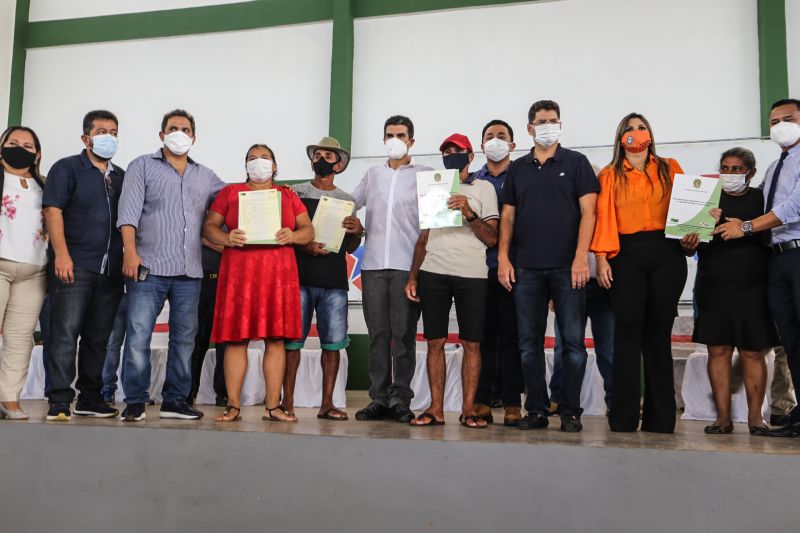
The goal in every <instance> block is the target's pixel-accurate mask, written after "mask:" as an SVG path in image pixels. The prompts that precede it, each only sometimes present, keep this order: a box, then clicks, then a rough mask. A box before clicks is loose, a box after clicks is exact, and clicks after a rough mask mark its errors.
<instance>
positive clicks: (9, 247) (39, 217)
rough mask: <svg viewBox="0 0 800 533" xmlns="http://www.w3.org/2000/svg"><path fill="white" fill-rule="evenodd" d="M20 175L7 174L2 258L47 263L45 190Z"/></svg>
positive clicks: (0, 209) (1, 204)
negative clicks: (25, 182) (23, 180)
mask: <svg viewBox="0 0 800 533" xmlns="http://www.w3.org/2000/svg"><path fill="white" fill-rule="evenodd" d="M20 179H25V178H21V177H20V176H15V175H14V174H9V173H8V172H6V173H5V181H4V183H3V194H2V198H0V258H2V259H6V260H8V261H16V262H18V263H28V264H33V265H46V264H47V239H46V238H45V234H44V214H43V213H42V188H41V187H39V184H38V183H36V182H35V181H34V180H32V179H29V180H27V184H28V188H27V189H26V188H25V187H23V186H22V185H21V184H20Z"/></svg>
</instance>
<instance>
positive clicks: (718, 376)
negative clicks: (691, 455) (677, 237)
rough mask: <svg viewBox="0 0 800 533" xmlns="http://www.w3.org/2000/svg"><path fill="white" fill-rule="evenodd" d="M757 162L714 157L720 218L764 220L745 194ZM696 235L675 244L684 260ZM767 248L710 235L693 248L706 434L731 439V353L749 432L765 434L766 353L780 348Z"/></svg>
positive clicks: (758, 199)
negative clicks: (711, 415) (710, 415)
mask: <svg viewBox="0 0 800 533" xmlns="http://www.w3.org/2000/svg"><path fill="white" fill-rule="evenodd" d="M755 166H756V160H755V156H754V155H753V152H751V151H750V150H747V149H746V148H732V149H730V150H728V151H727V152H725V153H724V154H722V157H721V158H720V165H719V171H720V179H721V180H722V195H721V197H720V202H719V207H720V210H721V211H722V216H723V217H735V218H740V219H741V220H752V219H754V218H757V217H759V216H761V215H763V214H764V195H763V193H762V191H761V190H760V189H754V188H750V186H749V183H750V179H751V178H752V177H753V176H754V175H755V171H756V168H755ZM698 244H699V241H698V238H697V235H696V234H691V235H687V236H686V237H684V238H683V239H682V240H681V246H682V247H683V249H684V251H685V252H686V254H687V255H693V254H694V252H695V250H697V249H698ZM769 253H770V252H769V248H767V247H766V246H765V245H764V244H763V241H762V235H761V234H759V233H753V234H750V235H748V236H745V237H744V238H742V239H735V240H729V241H725V240H723V239H722V238H721V237H720V236H719V235H715V236H714V238H713V240H712V241H711V242H709V243H703V244H699V262H698V265H697V278H696V281H695V301H696V303H697V316H696V318H695V322H694V335H693V336H692V340H693V341H694V342H698V343H702V344H706V345H707V346H708V377H709V380H710V381H711V390H712V392H713V394H714V403H715V404H716V406H717V419H716V420H715V421H714V423H713V424H711V425H709V426H706V428H705V432H706V433H709V434H721V433H731V432H732V431H733V423H732V420H731V359H732V357H733V350H734V348H736V349H738V351H739V357H740V358H741V360H742V370H743V374H744V387H745V392H746V394H747V407H748V425H749V426H750V433H755V434H763V433H764V432H766V431H767V430H768V429H769V428H768V427H767V425H766V423H765V422H764V419H763V418H762V415H761V406H762V405H763V403H764V394H765V391H766V386H767V364H766V358H765V355H766V353H767V351H768V350H769V349H770V348H771V347H773V346H777V345H779V344H780V342H779V340H778V333H777V331H776V329H775V324H774V322H773V320H772V318H771V317H770V314H769V311H768V309H767V286H766V284H767V261H768V259H769Z"/></svg>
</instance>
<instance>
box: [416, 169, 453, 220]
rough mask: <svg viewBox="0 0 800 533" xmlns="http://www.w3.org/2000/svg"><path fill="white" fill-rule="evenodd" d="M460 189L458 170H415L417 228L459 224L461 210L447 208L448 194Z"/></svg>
mask: <svg viewBox="0 0 800 533" xmlns="http://www.w3.org/2000/svg"><path fill="white" fill-rule="evenodd" d="M460 191H461V180H460V179H459V177H458V170H431V171H427V172H417V203H418V205H419V228H420V229H434V228H456V227H460V226H461V211H458V210H453V209H448V208H447V201H448V200H449V199H450V195H452V194H456V193H458V192H460Z"/></svg>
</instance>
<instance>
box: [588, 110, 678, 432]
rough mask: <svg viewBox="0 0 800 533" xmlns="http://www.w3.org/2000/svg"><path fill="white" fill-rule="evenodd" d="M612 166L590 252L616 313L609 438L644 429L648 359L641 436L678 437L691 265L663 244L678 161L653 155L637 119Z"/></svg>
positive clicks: (628, 125) (604, 173) (626, 126)
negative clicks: (677, 381)
mask: <svg viewBox="0 0 800 533" xmlns="http://www.w3.org/2000/svg"><path fill="white" fill-rule="evenodd" d="M615 141H616V142H615V145H614V160H613V161H612V162H611V163H610V164H609V165H608V166H607V167H605V168H604V169H603V170H601V171H600V175H599V176H598V178H599V180H600V196H599V197H598V198H597V225H596V227H595V232H594V238H593V239H592V245H591V250H592V251H593V252H594V253H595V255H596V256H597V280H598V283H599V284H600V285H601V286H602V287H604V288H606V289H611V301H612V305H613V307H614V314H615V326H614V328H615V330H614V365H613V372H612V375H613V384H614V390H613V394H612V397H611V413H610V414H609V425H610V426H611V430H612V431H636V429H637V428H638V426H639V398H640V395H641V391H640V378H639V376H640V360H641V359H642V358H643V360H644V382H645V396H644V409H643V411H642V431H652V432H657V433H672V432H673V431H674V430H675V390H674V386H673V377H672V343H671V336H672V323H673V321H674V319H675V316H676V314H677V306H678V299H679V298H680V295H681V292H682V291H683V287H684V285H685V283H686V258H685V257H684V255H683V253H682V252H681V247H680V243H679V242H678V241H677V240H673V239H667V238H666V237H664V226H665V225H666V221H667V209H668V208H669V198H670V194H671V193H672V181H673V177H674V176H675V174H680V173H682V172H683V171H682V170H681V167H680V165H679V164H678V163H677V161H675V160H673V159H666V158H662V157H659V156H657V155H656V146H655V142H654V141H653V136H652V130H651V128H650V123H649V122H647V119H646V118H644V117H643V116H642V115H640V114H638V113H631V114H629V115H627V116H625V117H624V118H623V119H622V121H621V122H620V123H619V126H618V127H617V134H616V137H615Z"/></svg>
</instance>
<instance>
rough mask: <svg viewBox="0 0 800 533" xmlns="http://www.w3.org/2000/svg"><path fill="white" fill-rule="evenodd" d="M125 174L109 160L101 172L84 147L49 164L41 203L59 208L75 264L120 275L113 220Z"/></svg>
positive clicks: (119, 251) (119, 248) (119, 246)
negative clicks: (76, 152)
mask: <svg viewBox="0 0 800 533" xmlns="http://www.w3.org/2000/svg"><path fill="white" fill-rule="evenodd" d="M124 176H125V172H123V170H122V169H121V168H119V167H117V166H116V165H114V164H113V163H112V162H111V161H109V162H108V168H107V169H106V171H105V173H103V172H102V171H101V170H100V169H98V168H97V167H96V166H94V164H93V163H92V161H91V159H89V156H88V155H87V154H86V150H84V151H82V152H81V153H80V154H78V155H73V156H70V157H65V158H63V159H60V160H58V161H56V162H55V164H54V165H53V166H52V167H51V168H50V172H49V173H48V176H47V181H45V185H44V195H43V197H42V205H43V206H44V207H57V208H58V209H61V216H62V217H63V219H64V238H65V240H66V242H67V250H68V251H69V255H70V257H71V258H72V262H73V263H74V265H75V267H77V268H82V269H85V270H88V271H90V272H95V273H97V274H108V275H112V276H122V238H121V237H120V233H119V230H118V229H117V227H116V226H115V222H116V220H117V206H118V204H119V197H120V191H121V190H122V187H123V179H124ZM51 253H52V250H51Z"/></svg>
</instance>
